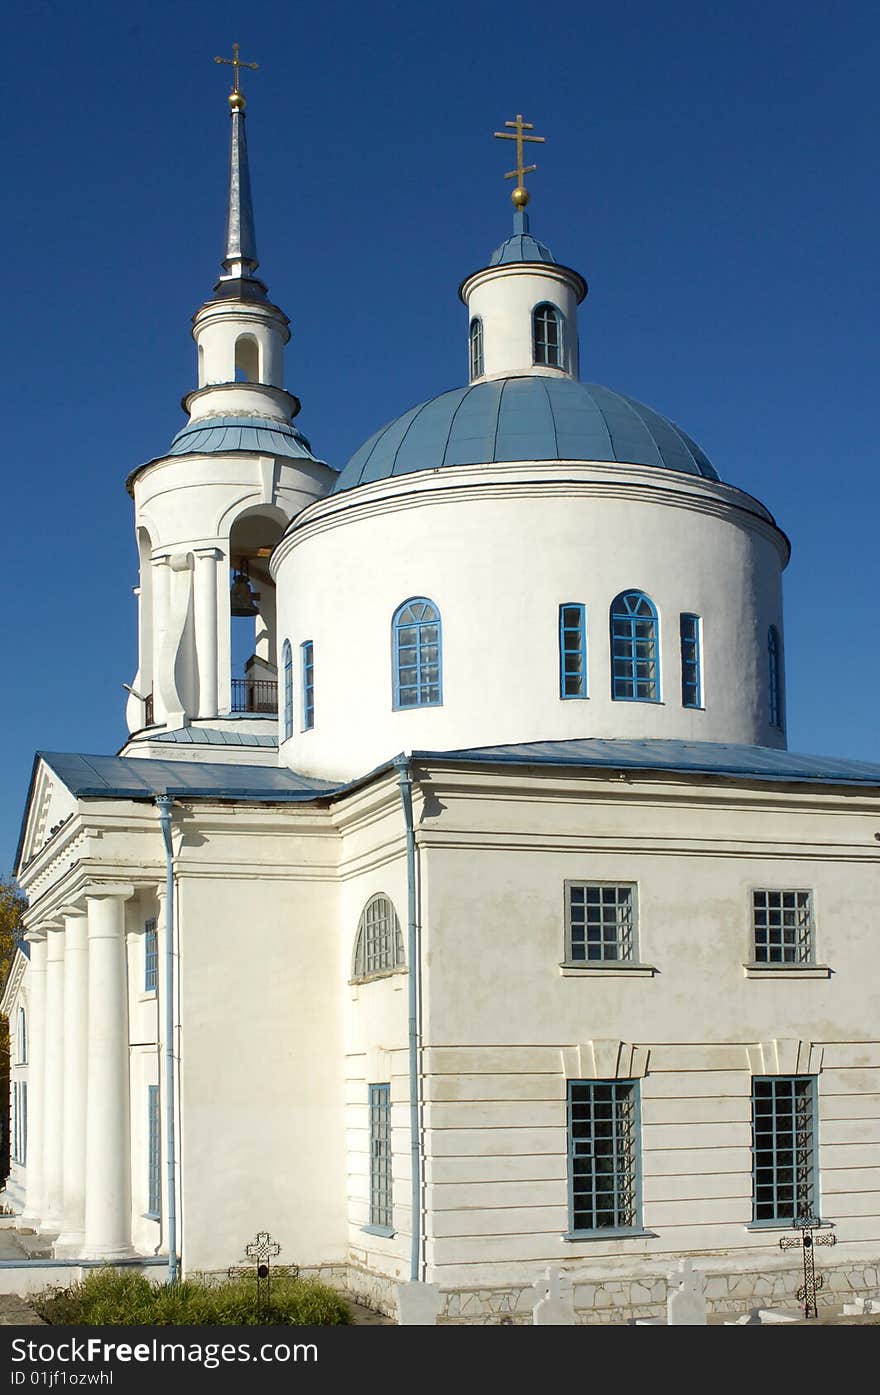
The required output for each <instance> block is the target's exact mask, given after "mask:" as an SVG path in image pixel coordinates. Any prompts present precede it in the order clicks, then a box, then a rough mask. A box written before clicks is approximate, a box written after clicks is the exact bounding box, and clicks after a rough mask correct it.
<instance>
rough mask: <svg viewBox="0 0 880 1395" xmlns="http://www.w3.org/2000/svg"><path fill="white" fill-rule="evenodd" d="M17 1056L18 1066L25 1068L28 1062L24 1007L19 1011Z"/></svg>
mask: <svg viewBox="0 0 880 1395" xmlns="http://www.w3.org/2000/svg"><path fill="white" fill-rule="evenodd" d="M15 1054H16V1057H17V1058H18V1064H19V1065H20V1066H23V1065H24V1064H25V1063H26V1061H27V1018H26V1017H25V1013H24V1008H23V1007H20V1008H19V1009H18V1042H17V1044H16V1051H15Z"/></svg>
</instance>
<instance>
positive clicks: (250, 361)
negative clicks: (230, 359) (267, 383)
mask: <svg viewBox="0 0 880 1395" xmlns="http://www.w3.org/2000/svg"><path fill="white" fill-rule="evenodd" d="M235 381H236V382H237V383H258V382H259V381H260V348H259V345H258V344H257V341H256V339H254V337H253V335H251V334H242V335H240V336H239V338H238V339H236V341H235Z"/></svg>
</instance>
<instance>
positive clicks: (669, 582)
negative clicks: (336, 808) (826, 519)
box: [273, 462, 786, 778]
mask: <svg viewBox="0 0 880 1395" xmlns="http://www.w3.org/2000/svg"><path fill="white" fill-rule="evenodd" d="M438 476H439V478H438ZM752 509H754V512H752V511H751V510H752ZM759 511H760V512H759ZM785 557H786V549H785V544H784V540H783V539H782V537H781V535H780V534H779V533H778V532H777V531H776V529H775V528H774V527H773V525H772V523H770V522H769V516H768V515H766V513H764V511H763V510H760V506H759V505H757V504H755V503H754V501H751V500H749V499H748V496H745V495H741V494H739V492H738V491H736V490H732V489H730V488H728V487H727V486H724V485H719V484H716V483H714V482H710V481H705V480H695V479H692V478H691V477H690V476H684V475H675V474H672V472H668V473H666V472H661V471H653V472H652V471H649V470H645V469H643V468H640V467H634V466H600V465H593V466H590V465H564V464H557V463H555V462H554V463H553V464H552V465H548V464H546V463H545V464H543V465H540V464H538V465H534V466H509V465H508V466H484V467H480V468H479V469H478V470H472V469H470V468H467V467H462V468H461V470H445V471H442V472H437V474H434V473H428V472H425V473H424V474H418V475H414V476H406V477H403V478H402V479H395V480H391V481H382V482H381V483H380V484H377V485H366V486H361V487H360V488H359V489H358V490H356V491H352V492H351V493H350V494H348V495H345V494H343V495H333V496H330V498H328V499H327V500H325V501H323V502H322V503H320V504H318V505H316V506H313V507H312V508H311V509H310V510H309V511H308V512H307V513H306V514H305V515H303V517H302V518H301V520H300V521H299V522H298V523H297V524H296V525H295V526H294V528H292V529H289V530H288V533H287V534H286V536H285V538H284V539H282V541H281V543H280V544H279V545H278V547H277V548H276V551H275V553H274V556H273V571H274V574H275V576H276V583H277V600H278V621H279V639H280V640H282V641H283V639H285V638H288V639H290V641H291V646H292V649H293V653H294V658H295V664H296V673H295V681H294V698H295V712H294V732H293V736H292V737H291V738H290V739H289V740H288V741H287V742H285V743H284V744H283V745H282V747H281V759H282V761H284V762H286V763H288V764H289V765H291V766H292V767H294V768H295V769H297V770H300V771H303V772H307V773H310V774H317V775H322V776H328V777H331V778H337V777H338V778H346V777H351V776H355V775H359V774H362V773H364V772H366V771H368V770H370V769H371V768H372V767H374V766H376V765H377V764H379V763H381V762H382V761H383V760H385V759H388V758H389V757H391V756H393V755H394V754H395V753H396V752H398V751H401V750H413V749H426V750H454V749H457V748H462V747H469V746H481V745H491V744H499V743H506V742H527V741H545V740H564V739H567V738H573V737H624V738H641V737H666V738H678V739H683V740H698V741H730V742H745V743H756V744H759V745H766V746H784V744H785V737H784V734H783V733H781V732H779V731H778V730H776V729H774V728H771V727H770V725H769V695H768V687H769V673H768V662H767V648H766V645H767V630H768V626H769V625H770V624H775V625H776V626H777V628H778V629H779V631H780V634H781V633H782V594H781V572H782V567H783V565H784V560H785ZM629 588H637V589H641V590H643V591H645V592H647V594H648V595H649V596H650V597H651V598H652V600H653V601H654V603H655V605H656V607H657V609H658V611H659V617H660V627H659V628H660V661H661V662H660V672H661V680H660V690H661V701H660V702H658V703H645V702H621V701H612V699H611V694H610V686H611V677H610V654H609V649H610V646H609V618H608V617H609V607H610V604H611V601H612V600H613V598H614V597H615V596H616V595H617V594H618V593H619V592H621V591H623V590H626V589H629ZM413 596H426V597H428V598H429V599H430V600H432V601H433V602H434V603H435V604H436V605H437V606H438V607H439V609H440V613H441V616H442V622H443V704H442V706H436V707H422V708H415V709H409V710H404V711H397V712H396V711H394V710H393V692H392V660H391V621H392V616H393V614H394V612H395V610H396V609H397V607H398V606H399V605H400V604H401V603H402V602H403V601H405V600H407V599H409V598H410V597H413ZM570 601H578V602H582V603H584V604H585V605H586V608H587V631H588V639H587V644H588V664H589V697H588V698H587V699H586V700H562V699H561V698H560V696H559V638H558V617H559V606H560V605H561V604H562V603H564V602H570ZM682 611H688V612H695V613H697V614H699V615H700V616H701V617H702V621H703V626H702V631H703V655H702V661H703V682H704V693H705V708H703V709H699V710H698V709H691V708H684V707H683V706H682V702H681V655H680V641H679V615H680V613H681V612H682ZM304 640H312V641H313V644H314V684H315V725H314V728H313V729H312V730H310V731H307V732H303V731H302V730H301V710H300V709H301V674H300V671H299V669H300V666H301V655H300V648H299V647H300V644H301V642H302V641H304Z"/></svg>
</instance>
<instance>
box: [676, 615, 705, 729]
mask: <svg viewBox="0 0 880 1395" xmlns="http://www.w3.org/2000/svg"><path fill="white" fill-rule="evenodd" d="M700 629H701V625H700V617H699V615H681V616H679V635H680V637H681V705H682V707H702V705H703V675H702V673H701V668H702V664H701V662H700Z"/></svg>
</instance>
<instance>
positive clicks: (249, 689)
mask: <svg viewBox="0 0 880 1395" xmlns="http://www.w3.org/2000/svg"><path fill="white" fill-rule="evenodd" d="M232 710H233V712H277V711H278V684H277V683H276V681H275V680H274V679H273V678H233V680H232Z"/></svg>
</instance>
